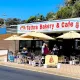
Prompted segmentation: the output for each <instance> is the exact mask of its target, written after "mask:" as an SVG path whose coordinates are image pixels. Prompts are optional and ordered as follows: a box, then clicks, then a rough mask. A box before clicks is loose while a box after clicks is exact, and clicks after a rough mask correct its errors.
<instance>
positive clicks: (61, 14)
mask: <svg viewBox="0 0 80 80" xmlns="http://www.w3.org/2000/svg"><path fill="white" fill-rule="evenodd" d="M71 17H72V7H71V6H70V7H67V6H66V7H62V8H61V9H60V10H59V11H58V12H57V13H56V18H57V19H65V18H71Z"/></svg>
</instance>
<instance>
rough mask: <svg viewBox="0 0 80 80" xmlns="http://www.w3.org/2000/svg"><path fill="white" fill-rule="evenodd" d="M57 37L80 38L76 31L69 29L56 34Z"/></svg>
mask: <svg viewBox="0 0 80 80" xmlns="http://www.w3.org/2000/svg"><path fill="white" fill-rule="evenodd" d="M57 38H62V39H75V38H80V34H79V33H77V32H76V31H70V32H67V33H64V34H63V35H61V36H58V37H57Z"/></svg>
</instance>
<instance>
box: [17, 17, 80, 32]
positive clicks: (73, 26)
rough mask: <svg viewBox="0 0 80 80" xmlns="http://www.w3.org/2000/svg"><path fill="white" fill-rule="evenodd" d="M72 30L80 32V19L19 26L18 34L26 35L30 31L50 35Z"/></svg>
mask: <svg viewBox="0 0 80 80" xmlns="http://www.w3.org/2000/svg"><path fill="white" fill-rule="evenodd" d="M72 30H76V31H79V30H80V18H71V19H63V20H53V21H45V22H36V23H28V24H19V25H18V27H17V33H26V32H30V31H36V32H44V33H45V32H46V33H49V32H63V31H72Z"/></svg>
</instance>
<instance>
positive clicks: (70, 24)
mask: <svg viewBox="0 0 80 80" xmlns="http://www.w3.org/2000/svg"><path fill="white" fill-rule="evenodd" d="M61 26H62V28H69V27H73V22H70V21H69V22H62V24H61Z"/></svg>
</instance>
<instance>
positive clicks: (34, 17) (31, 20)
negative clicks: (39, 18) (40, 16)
mask: <svg viewBox="0 0 80 80" xmlns="http://www.w3.org/2000/svg"><path fill="white" fill-rule="evenodd" d="M35 21H36V16H31V17H30V18H29V19H28V20H26V21H25V22H26V23H31V22H35Z"/></svg>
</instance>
